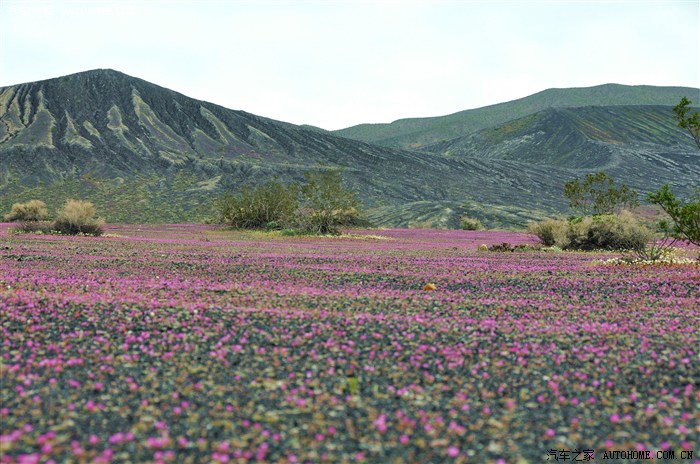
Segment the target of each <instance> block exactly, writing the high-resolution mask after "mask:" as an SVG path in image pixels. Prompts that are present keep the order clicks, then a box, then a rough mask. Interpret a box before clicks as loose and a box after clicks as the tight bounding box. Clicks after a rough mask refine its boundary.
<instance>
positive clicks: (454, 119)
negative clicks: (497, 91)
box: [334, 84, 700, 149]
mask: <svg viewBox="0 0 700 464" xmlns="http://www.w3.org/2000/svg"><path fill="white" fill-rule="evenodd" d="M683 96H686V97H689V98H690V99H691V100H692V101H693V102H694V103H700V89H694V88H689V87H655V86H649V85H638V86H628V85H620V84H604V85H598V86H595V87H583V88H570V89H549V90H544V91H542V92H538V93H536V94H534V95H530V96H528V97H525V98H521V99H518V100H513V101H510V102H506V103H499V104H496V105H490V106H485V107H483V108H477V109H471V110H465V111H460V112H458V113H454V114H450V115H447V116H438V117H430V118H410V119H399V120H398V121H394V122H392V123H390V124H360V125H357V126H352V127H348V128H346V129H340V130H337V131H334V133H335V134H336V135H340V136H343V137H347V138H351V139H355V140H361V141H363V142H369V143H374V144H377V145H382V146H387V147H401V148H412V149H415V148H421V147H423V146H425V145H431V144H435V143H439V142H442V141H445V140H450V139H453V138H455V137H461V136H464V135H467V134H471V133H473V132H477V131H479V130H481V129H485V128H488V127H492V126H496V125H499V124H503V123H505V122H508V121H511V120H514V119H519V118H522V117H524V116H528V115H530V114H534V113H537V112H539V111H542V110H545V109H548V108H567V107H582V106H619V105H623V106H630V105H660V106H671V107H673V106H675V105H676V104H678V101H679V100H680V99H681V97H683Z"/></svg>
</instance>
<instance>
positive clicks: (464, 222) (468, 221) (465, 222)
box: [459, 216, 484, 230]
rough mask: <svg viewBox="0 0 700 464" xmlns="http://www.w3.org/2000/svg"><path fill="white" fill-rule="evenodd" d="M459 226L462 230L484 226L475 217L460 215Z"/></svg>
mask: <svg viewBox="0 0 700 464" xmlns="http://www.w3.org/2000/svg"><path fill="white" fill-rule="evenodd" d="M459 228H460V229H462V230H482V229H483V228H484V226H483V224H481V221H480V220H479V219H477V218H471V217H469V216H462V217H461V218H459Z"/></svg>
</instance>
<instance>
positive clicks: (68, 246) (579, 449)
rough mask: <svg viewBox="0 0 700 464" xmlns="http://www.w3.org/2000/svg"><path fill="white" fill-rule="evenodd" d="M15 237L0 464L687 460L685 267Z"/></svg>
mask: <svg viewBox="0 0 700 464" xmlns="http://www.w3.org/2000/svg"><path fill="white" fill-rule="evenodd" d="M8 230H9V224H3V225H0V323H1V324H0V325H1V327H0V343H1V345H2V346H1V351H0V353H1V355H0V378H1V393H2V405H1V406H0V424H1V426H2V430H1V431H0V435H1V436H0V456H1V458H0V462H2V463H11V462H20V463H29V462H57V463H58V462H75V463H80V462H86V463H87V462H183V463H188V462H191V463H199V462H230V463H231V462H236V463H237V462H280V463H287V462H288V463H293V462H313V463H316V462H332V463H339V462H347V463H354V462H373V463H394V462H396V463H404V462H407V463H411V462H414V463H442V462H456V463H471V462H475V463H516V464H523V463H541V462H547V461H552V462H554V461H555V460H558V461H562V460H566V461H569V462H572V461H584V460H586V461H591V462H601V461H603V456H604V453H605V452H606V451H612V450H650V451H651V455H652V456H653V457H654V458H655V459H654V460H656V461H659V462H662V461H664V460H663V459H656V456H657V454H656V453H657V451H667V452H669V453H668V454H666V456H671V454H670V452H674V453H675V458H676V459H675V460H673V459H668V460H667V461H668V462H695V463H698V462H700V442H699V440H698V437H700V406H699V405H700V266H698V265H697V264H683V265H653V266H651V265H626V266H625V265H618V266H613V265H605V264H602V263H601V262H600V261H596V260H599V259H607V258H610V257H614V256H616V255H614V254H605V255H596V254H586V253H561V252H559V253H555V252H543V251H516V252H505V253H497V252H483V251H477V247H478V246H479V245H481V244H487V245H493V244H499V243H502V242H508V243H510V244H513V245H517V244H533V243H535V241H536V240H535V238H534V237H532V236H530V235H527V234H519V233H506V232H466V231H435V230H386V231H383V230H380V231H376V230H375V231H365V232H357V233H355V234H354V235H352V236H350V237H341V238H311V237H282V236H275V235H264V234H258V233H238V232H229V231H221V230H217V229H216V228H213V227H210V226H200V225H178V226H108V227H107V228H106V232H107V234H109V235H108V236H107V237H102V238H94V237H62V236H42V235H11V234H9V233H8ZM695 251H696V250H695ZM429 283H431V284H433V285H434V287H435V290H432V291H430V290H424V288H425V287H426V285H427V284H429ZM682 451H686V452H687V451H693V452H694V454H693V456H692V457H691V458H689V459H685V460H680V459H679V458H680V457H681V452H682ZM683 456H685V457H688V456H689V455H688V454H687V453H685V454H683ZM586 457H588V459H586ZM563 458H567V459H563ZM607 462H613V461H607ZM618 462H619V461H618ZM624 462H634V461H629V460H628V461H624Z"/></svg>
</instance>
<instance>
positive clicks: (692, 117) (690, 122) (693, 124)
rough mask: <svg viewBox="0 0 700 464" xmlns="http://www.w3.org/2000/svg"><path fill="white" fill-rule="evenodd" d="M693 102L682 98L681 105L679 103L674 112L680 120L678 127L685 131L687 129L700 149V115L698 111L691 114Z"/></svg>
mask: <svg viewBox="0 0 700 464" xmlns="http://www.w3.org/2000/svg"><path fill="white" fill-rule="evenodd" d="M692 103H693V102H691V101H690V100H688V99H687V98H686V97H683V98H681V101H680V103H678V104H677V105H676V106H675V107H674V108H673V112H674V113H675V115H676V119H677V120H678V126H679V127H682V128H683V129H687V130H688V132H690V135H691V136H692V137H693V140H695V145H697V146H698V148H700V115H699V114H698V112H697V111H695V112H694V113H693V114H689V113H690V105H691V104H692Z"/></svg>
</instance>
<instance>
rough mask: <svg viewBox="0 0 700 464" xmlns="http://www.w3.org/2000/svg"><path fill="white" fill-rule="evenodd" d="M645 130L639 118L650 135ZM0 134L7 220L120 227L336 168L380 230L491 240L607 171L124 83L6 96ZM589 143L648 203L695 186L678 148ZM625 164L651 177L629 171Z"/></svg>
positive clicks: (179, 216)
mask: <svg viewBox="0 0 700 464" xmlns="http://www.w3.org/2000/svg"><path fill="white" fill-rule="evenodd" d="M572 111H573V110H572ZM576 111H578V110H576ZM576 111H574V113H576ZM655 111H656V110H655ZM574 113H572V116H571V118H572V120H574V119H576V118H575V117H574V116H575V114H574ZM657 113H658V114H659V115H661V114H662V113H663V110H658V111H657ZM576 114H578V113H576ZM650 114H651V113H650ZM654 114H656V113H654ZM584 116H585V115H579V116H577V117H578V118H579V120H580V121H583V120H585V117H584ZM630 117H632V116H630ZM644 117H645V114H638V115H636V116H634V118H637V119H639V120H640V121H642V122H640V123H639V124H642V125H643V124H644V123H643V119H644ZM659 117H662V118H665V119H664V122H663V124H660V126H659V127H661V126H663V127H673V119H672V115H671V114H670V110H669V112H668V115H667V116H665V117H664V116H659ZM634 118H632V119H634ZM640 118H641V119H640ZM632 119H631V120H630V124H632V123H634V121H636V120H637V119H634V121H632ZM0 121H1V122H2V124H0V208H3V209H4V210H9V206H10V205H11V204H12V203H13V202H16V201H26V200H28V199H31V198H42V199H45V200H46V201H47V203H49V206H51V207H52V208H55V207H56V206H58V205H59V204H60V202H62V201H63V200H64V199H65V198H70V197H78V198H84V199H89V200H91V201H94V202H95V203H96V204H97V206H98V208H99V210H100V211H101V212H102V214H104V215H105V216H106V217H107V219H108V220H109V221H112V222H132V223H133V222H188V221H201V220H204V219H206V218H207V217H208V216H209V215H210V214H211V205H212V204H213V201H214V199H215V198H216V197H218V196H219V195H220V194H221V193H223V192H224V191H237V190H239V189H240V188H241V187H244V186H250V185H256V184H259V183H261V182H264V181H266V180H270V179H275V178H277V179H280V180H282V181H284V182H293V181H300V180H302V179H303V174H304V172H306V171H309V170H318V169H329V168H331V169H336V168H337V169H341V170H342V172H343V176H344V179H345V180H346V183H347V185H348V186H349V187H350V188H352V189H353V190H355V191H356V192H357V193H358V195H359V196H360V199H361V200H362V201H363V203H364V205H365V208H366V210H367V211H368V216H369V218H370V219H371V220H372V221H373V222H374V223H375V224H377V225H382V226H394V227H397V226H399V227H406V226H439V227H455V226H456V225H457V224H458V222H459V216H460V215H461V214H465V213H468V214H472V215H477V216H479V217H480V219H482V221H483V222H484V223H486V224H487V225H488V226H491V227H511V226H522V225H523V224H524V223H526V222H527V221H528V220H530V219H533V218H541V217H545V216H548V215H552V214H561V213H563V212H565V210H566V205H565V204H564V202H563V199H562V195H561V186H562V185H563V184H564V182H566V181H568V180H570V179H571V178H573V177H575V176H578V175H580V174H582V173H583V172H586V171H587V170H590V169H593V168H594V167H595V166H593V165H590V166H588V165H577V164H576V163H573V164H572V163H560V164H559V165H557V164H556V163H555V164H552V163H547V162H537V160H536V159H534V158H526V157H525V158H523V157H522V156H521V155H522V154H520V155H519V154H518V153H517V152H513V153H511V155H509V156H505V155H503V156H500V157H496V156H491V154H492V153H491V152H489V149H479V150H471V149H469V148H468V147H467V148H466V149H464V150H462V148H463V147H462V148H459V143H461V142H459V140H462V141H464V140H467V139H463V138H457V139H454V140H453V141H452V142H450V141H447V140H444V141H442V143H445V144H447V145H445V146H446V147H447V146H451V147H452V148H451V150H452V152H450V150H447V149H446V150H443V149H440V148H439V147H438V146H431V147H428V148H429V149H425V150H423V151H417V150H406V149H401V148H397V147H382V146H378V145H374V144H368V143H365V142H362V141H357V140H352V139H348V138H343V137H339V136H337V135H335V134H332V133H329V132H327V131H323V130H319V129H318V128H313V127H308V126H297V125H294V124H291V123H286V122H282V121H275V120H273V119H269V118H265V117H262V116H257V115H254V114H251V113H247V112H245V111H241V110H230V109H227V108H225V107H223V106H220V105H216V104H214V103H209V102H204V101H200V100H195V99H192V98H189V97H187V96H185V95H183V94H181V93H179V92H175V91H173V90H170V89H167V88H164V87H160V86H158V85H156V84H152V83H150V82H148V81H145V80H142V79H139V78H134V77H131V76H128V75H126V74H123V73H120V72H119V71H114V70H97V71H86V72H83V73H77V74H72V75H68V76H63V77H60V78H55V79H48V80H43V81H38V82H34V83H25V84H18V85H15V86H7V87H2V88H0ZM605 121H607V120H606V119H605V118H603V122H605ZM556 124H557V121H556V120H552V121H549V122H547V124H545V126H546V127H545V128H551V127H555V126H556ZM635 124H636V123H635ZM657 125H658V124H657ZM533 127H535V126H532V127H530V126H528V125H527V124H523V126H522V128H521V129H522V133H514V134H510V135H508V136H507V137H505V138H503V140H501V143H505V145H503V144H502V145H500V147H499V146H498V144H495V145H494V148H492V150H495V151H493V153H503V154H508V153H510V152H508V151H507V150H505V149H504V148H503V147H507V146H508V144H509V143H510V144H512V143H513V140H516V138H517V137H521V138H522V137H526V136H528V134H530V133H531V129H533ZM493 128H494V130H498V126H497V125H494V126H493ZM547 130H550V129H547ZM552 130H553V129H552ZM674 130H676V131H679V129H678V128H674ZM511 132H512V131H511ZM545 132H546V131H545ZM678 133H680V132H678ZM674 134H676V132H674ZM511 136H513V137H516V136H517V137H516V138H512V137H511ZM462 137H465V135H464V134H462ZM475 137H476V136H475ZM552 137H554V135H552ZM670 137H671V139H669V140H672V138H673V137H674V136H670ZM589 138H590V137H588V138H584V139H583V141H578V142H577V144H578V145H576V146H579V147H584V148H585V146H589V147H595V148H596V150H600V151H601V153H603V154H604V155H605V156H612V157H613V158H614V159H615V160H616V163H617V165H616V166H611V168H612V169H613V172H614V173H615V174H616V175H618V176H619V180H620V181H621V182H625V181H627V182H628V183H630V186H631V187H633V188H638V189H640V191H644V189H648V188H649V187H650V185H649V182H648V180H649V178H650V177H652V178H655V179H657V180H658V183H659V184H661V183H667V182H668V183H670V184H671V185H672V187H674V188H678V189H680V190H678V191H679V192H680V193H684V192H685V191H687V190H688V188H689V187H688V186H689V185H690V184H691V183H692V181H693V179H697V174H698V173H697V170H696V168H695V167H694V165H695V164H697V165H698V166H700V163H695V161H696V159H695V158H688V159H685V158H683V157H680V158H673V157H672V156H667V155H665V154H664V153H667V152H672V151H673V150H675V149H676V148H674V147H671V148H669V144H668V143H667V142H668V140H667V141H666V142H664V141H662V140H660V139H659V140H655V141H654V143H646V142H645V143H646V145H644V144H642V145H644V146H642V145H639V143H637V142H636V141H635V143H629V144H623V145H621V146H616V145H615V144H612V143H609V141H608V142H606V141H600V140H597V141H592V142H591V141H589V140H588V139H589ZM552 140H554V139H552ZM506 142H507V143H506ZM450 143H452V145H449V144H450ZM469 143H475V142H474V140H471V141H470V142H469ZM552 143H553V142H552ZM640 143H641V142H640ZM669 143H670V142H669ZM682 143H683V142H681V146H682ZM572 146H573V145H572ZM459 150H462V151H460V152H459V153H458V152H457V151H459ZM465 150H466V151H465ZM470 150H471V151H470ZM499 150H500V151H499ZM567 150H568V148H567ZM611 150H612V151H611ZM681 151H683V153H685V151H688V149H687V147H686V146H682V150H681ZM537 153H538V152H537V151H536V150H532V154H533V156H537ZM586 153H588V152H585V150H584V153H583V155H580V156H587V155H586ZM610 153H612V155H610ZM542 156H544V155H542ZM577 156H579V155H577ZM684 156H685V155H684ZM689 156H691V155H689ZM692 156H694V155H692ZM574 158H575V157H574ZM646 158H650V159H652V162H649V163H647V162H646V161H645V160H646ZM672 158H673V159H672ZM543 159H544V158H543ZM669 160H672V161H673V162H671V161H669ZM540 161H542V160H540ZM627 161H629V162H635V163H639V166H640V167H639V168H635V169H630V170H625V169H622V168H620V166H624V164H625V162H627ZM674 163H675V164H674ZM686 165H687V166H686ZM694 176H695V177H694ZM616 178H617V177H616Z"/></svg>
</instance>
